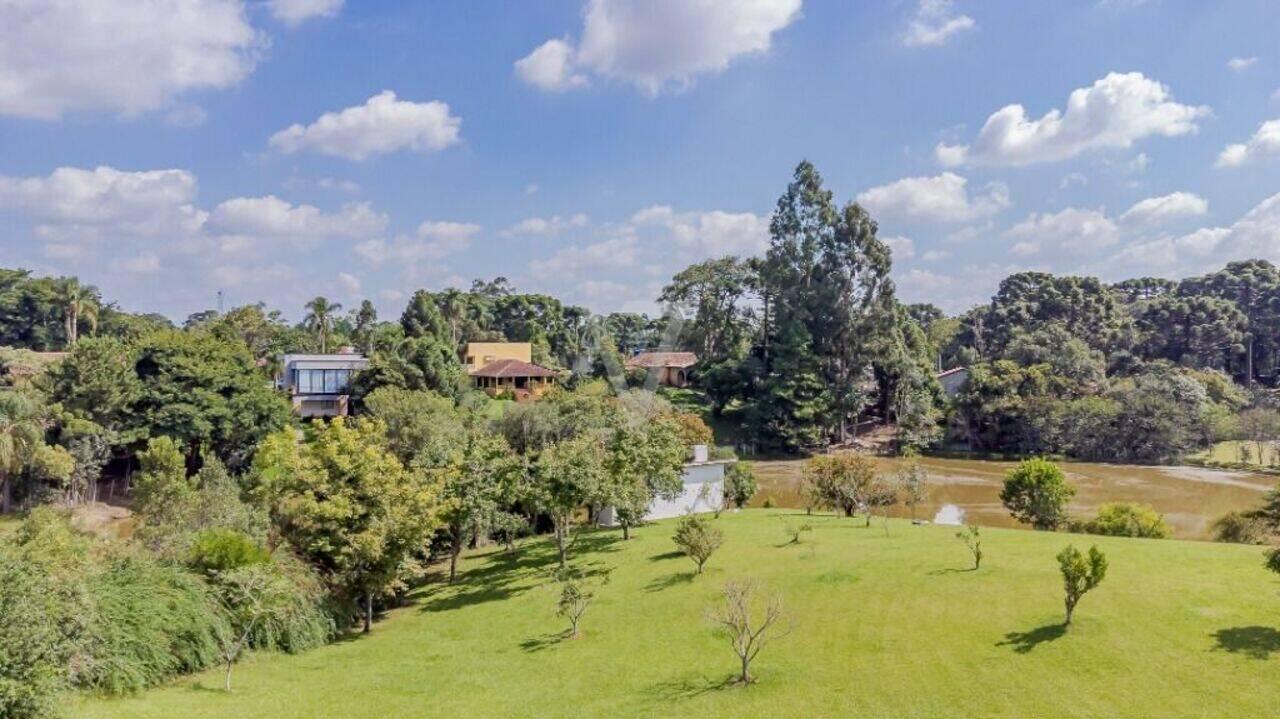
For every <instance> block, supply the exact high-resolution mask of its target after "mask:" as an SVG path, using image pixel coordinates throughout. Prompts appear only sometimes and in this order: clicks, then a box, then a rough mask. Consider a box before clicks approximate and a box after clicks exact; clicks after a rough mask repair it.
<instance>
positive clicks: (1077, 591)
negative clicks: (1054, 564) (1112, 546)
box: [1058, 545, 1107, 626]
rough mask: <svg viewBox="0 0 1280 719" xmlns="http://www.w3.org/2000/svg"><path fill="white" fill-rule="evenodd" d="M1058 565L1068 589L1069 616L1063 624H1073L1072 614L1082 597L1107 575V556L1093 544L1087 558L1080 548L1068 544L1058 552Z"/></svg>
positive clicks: (1067, 604)
mask: <svg viewBox="0 0 1280 719" xmlns="http://www.w3.org/2000/svg"><path fill="white" fill-rule="evenodd" d="M1058 566H1059V568H1061V570H1062V584H1063V587H1064V588H1065V590H1066V607H1067V618H1066V621H1064V622H1063V626H1071V615H1072V614H1073V613H1075V610H1076V604H1077V603H1079V601H1080V598H1081V597H1083V596H1084V595H1085V592H1088V591H1089V590H1091V589H1093V588H1094V587H1096V586H1098V584H1100V583H1101V582H1102V580H1103V578H1104V577H1106V576H1107V556H1106V555H1105V554H1103V553H1102V552H1100V551H1098V548H1097V547H1096V546H1093V547H1090V548H1089V557H1088V559H1086V558H1085V556H1084V555H1083V554H1081V553H1080V550H1078V549H1076V548H1075V547H1074V546H1072V545H1067V548H1066V549H1064V550H1062V551H1061V552H1060V553H1059V554H1058Z"/></svg>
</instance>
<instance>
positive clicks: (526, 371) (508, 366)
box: [471, 359, 556, 379]
mask: <svg viewBox="0 0 1280 719" xmlns="http://www.w3.org/2000/svg"><path fill="white" fill-rule="evenodd" d="M471 376H472V377H495V378H498V379H507V378H510V377H555V376H556V373H555V372H553V371H552V370H549V369H547V368H546V367H539V366H538V365H536V364H530V363H528V362H521V361H520V360H517V359H500V360H494V361H493V362H490V363H489V364H487V365H485V366H483V367H481V368H480V369H477V370H472V371H471Z"/></svg>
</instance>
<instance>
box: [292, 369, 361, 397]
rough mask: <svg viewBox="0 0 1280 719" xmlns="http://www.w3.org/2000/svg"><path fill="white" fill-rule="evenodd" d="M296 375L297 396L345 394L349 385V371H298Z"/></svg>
mask: <svg viewBox="0 0 1280 719" xmlns="http://www.w3.org/2000/svg"><path fill="white" fill-rule="evenodd" d="M296 373H297V374H296V382H295V383H294V384H295V387H296V388H297V392H298V394H345V393H346V392H347V391H348V390H349V388H350V385H351V370H346V369H300V370H296Z"/></svg>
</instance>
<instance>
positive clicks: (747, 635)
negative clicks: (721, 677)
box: [710, 579, 787, 684]
mask: <svg viewBox="0 0 1280 719" xmlns="http://www.w3.org/2000/svg"><path fill="white" fill-rule="evenodd" d="M762 593H763V592H762V587H761V586H760V584H759V583H758V582H756V580H754V579H741V580H735V581H731V582H729V583H727V584H725V587H724V603H723V604H722V605H720V606H719V607H716V608H715V609H713V610H712V611H711V614H710V619H711V622H712V624H714V625H715V626H716V628H717V629H718V630H719V631H720V633H721V634H722V635H723V636H724V637H725V638H726V639H728V640H729V644H730V646H732V647H733V652H734V654H736V655H738V662H739V670H738V677H737V681H738V683H740V684H750V683H751V682H753V681H755V679H754V677H752V676H751V662H753V661H755V658H756V657H757V656H758V655H759V654H760V651H761V650H763V649H764V648H765V646H767V645H768V644H770V643H772V642H773V641H774V640H775V639H779V638H781V637H783V636H786V634H787V630H786V628H785V627H783V626H782V623H783V621H784V619H785V615H784V613H783V610H782V598H781V597H779V596H778V595H772V596H769V597H767V598H766V597H763V596H761V595H762Z"/></svg>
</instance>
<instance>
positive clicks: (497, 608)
mask: <svg viewBox="0 0 1280 719" xmlns="http://www.w3.org/2000/svg"><path fill="white" fill-rule="evenodd" d="M804 519H805V518H804V517H803V516H802V515H799V514H797V513H795V512H789V511H783V510H750V511H747V512H744V513H740V514H736V515H725V516H723V517H722V518H721V519H720V520H718V525H719V526H721V527H722V528H723V529H724V531H725V534H726V541H725V545H724V547H723V548H722V549H721V551H720V553H718V554H717V555H715V556H714V557H713V558H712V560H711V562H710V563H709V565H708V569H707V573H706V574H704V575H703V576H701V577H697V578H692V577H691V570H692V568H693V565H692V563H691V562H689V560H687V559H686V558H684V557H683V556H680V555H678V554H675V553H673V551H672V550H673V546H672V544H671V540H670V534H671V530H672V525H671V523H669V522H662V523H658V524H655V525H652V526H648V527H644V528H642V529H640V530H639V531H638V532H637V533H636V536H635V537H634V538H633V539H632V540H631V541H630V542H622V541H621V540H620V537H619V536H618V534H616V533H614V532H596V533H593V534H590V535H587V536H585V537H584V538H583V539H582V540H581V541H580V542H579V543H578V555H577V560H576V561H577V562H578V563H579V564H580V565H581V566H582V567H583V568H584V569H585V570H587V571H589V572H592V573H596V574H597V575H598V574H599V573H601V572H605V571H609V572H610V574H609V577H610V579H609V582H608V583H607V584H606V585H604V586H602V587H601V588H599V589H598V592H597V600H596V603H595V604H594V605H593V606H592V607H591V608H590V610H589V611H588V613H587V615H586V617H585V619H584V622H583V628H584V635H583V636H582V637H581V638H579V639H576V640H569V639H564V638H562V634H561V632H562V630H563V629H564V628H565V625H564V624H563V622H562V621H561V620H560V619H559V618H558V617H556V616H555V614H554V606H555V600H556V595H555V593H554V592H553V591H552V590H551V589H550V588H549V586H548V582H547V580H546V579H545V576H546V575H545V569H546V567H547V566H548V564H549V562H550V561H551V559H552V556H551V552H550V547H549V544H548V543H547V542H546V541H545V540H536V541H534V542H532V543H530V544H528V545H526V546H524V547H523V548H521V549H520V551H519V552H517V553H516V554H514V555H507V554H504V553H502V552H500V551H484V552H479V553H476V554H474V555H472V556H470V557H468V558H467V559H466V561H465V565H464V567H465V575H464V577H463V578H462V581H461V582H460V584H458V585H456V586H453V587H448V586H441V585H434V586H430V587H428V588H427V589H425V590H424V591H422V592H421V593H420V595H418V596H416V597H415V599H414V603H413V605H412V606H409V607H406V608H404V609H401V610H398V611H395V612H393V613H392V615H391V616H390V617H389V618H388V619H387V620H386V621H383V622H381V623H379V624H378V625H376V627H375V629H374V633H373V634H372V635H371V636H368V637H355V638H351V639H349V640H346V641H341V642H338V643H336V644H333V645H331V646H328V647H325V648H322V649H320V650H318V651H314V652H311V653H308V654H304V655H301V656H294V657H287V656H273V655H259V656H257V657H254V658H252V659H250V660H249V661H248V662H246V663H245V664H243V665H242V666H240V667H239V668H238V669H237V670H236V675H235V684H236V689H235V691H234V692H233V693H231V694H224V693H223V692H222V691H220V689H219V687H220V686H221V677H220V676H218V675H217V674H216V673H209V674H204V675H200V676H196V677H189V678H186V679H183V680H181V681H178V682H176V683H175V684H173V685H172V686H169V687H166V688H162V689H159V690H155V691H151V692H148V693H146V694H144V695H142V696H140V697H136V698H128V699H114V700H103V699H97V698H92V697H82V698H80V699H78V700H76V701H74V702H73V703H72V706H70V707H68V709H69V711H68V713H69V714H70V715H72V716H76V717H92V718H97V719H106V718H114V717H120V718H124V717H129V718H130V719H145V718H147V717H157V718H158V717H178V716H181V717H187V718H204V717H210V718H211V717H240V718H244V719H250V718H254V717H263V718H266V717H271V718H273V719H281V718H286V717H298V718H301V717H318V716H329V717H352V718H360V717H369V718H373V717H448V716H458V717H463V716H465V717H490V716H492V717H512V716H530V717H533V716H536V717H569V716H574V717H579V716H625V717H632V716H655V717H657V716H662V717H668V716H682V717H734V718H735V719H736V718H740V717H817V716H859V717H959V716H982V717H1019V718H1023V717H1108V718H1111V717H1152V716H1160V717H1224V716H1270V715H1272V714H1273V713H1274V710H1275V706H1276V705H1277V702H1278V701H1280V682H1278V681H1277V680H1276V670H1277V665H1278V664H1277V663H1278V662H1280V656H1275V655H1276V654H1278V653H1280V631H1277V629H1276V627H1280V592H1277V589H1280V580H1277V579H1276V578H1274V577H1273V575H1271V574H1269V573H1268V572H1266V571H1265V570H1264V569H1263V567H1262V564H1261V549H1260V548H1257V547H1245V546H1235V545H1221V544H1211V543H1207V542H1182V541H1173V540H1166V541H1159V540H1134V539H1114V538H1093V537H1082V536H1071V535H1064V534H1048V533H1037V532H1030V531H1021V530H1000V529H989V530H988V529H984V530H983V537H984V540H985V541H984V549H985V550H986V555H987V558H986V560H985V561H984V563H983V566H982V569H981V570H978V571H966V568H967V567H968V563H969V557H968V555H967V552H966V550H965V549H964V547H963V545H961V544H960V543H959V542H958V541H957V540H956V539H955V538H954V536H953V535H954V531H955V529H954V528H953V527H943V526H921V527H917V526H912V525H910V524H909V523H907V522H904V521H893V522H891V523H890V524H889V525H888V534H887V535H886V532H885V530H884V529H883V528H882V527H881V526H880V525H879V523H877V525H876V526H873V527H872V528H869V529H868V528H863V526H862V521H861V520H860V519H858V520H849V519H838V518H833V517H830V516H823V517H815V518H812V522H813V525H814V531H813V532H812V538H811V540H810V541H808V542H806V543H805V544H802V545H798V546H797V545H790V546H788V545H786V544H785V541H786V538H785V537H784V531H783V528H784V526H785V525H786V524H788V523H793V522H796V521H803V520H804ZM1095 542H1096V543H1097V544H1098V545H1099V546H1100V547H1101V548H1102V549H1103V550H1104V551H1106V552H1107V554H1108V556H1109V558H1110V560H1111V572H1110V575H1109V576H1108V578H1107V580H1106V581H1105V582H1104V583H1103V584H1102V585H1101V586H1100V587H1099V588H1098V589H1097V590H1095V591H1094V592H1092V593H1090V594H1089V595H1087V596H1086V597H1085V598H1084V599H1083V600H1082V602H1081V604H1080V606H1079V608H1078V610H1077V617H1076V623H1075V624H1074V625H1073V626H1072V627H1071V629H1070V630H1069V631H1063V629H1062V628H1061V626H1060V625H1059V622H1060V621H1061V611H1062V596H1061V591H1062V590H1061V580H1060V578H1059V575H1058V571H1057V565H1056V562H1055V560H1054V555H1055V554H1056V553H1057V552H1058V551H1059V550H1060V549H1061V548H1062V547H1063V546H1065V545H1066V544H1068V543H1075V544H1076V545H1077V546H1079V547H1081V548H1082V549H1084V548H1086V547H1087V545H1089V544H1091V543H1095ZM744 576H755V577H758V578H760V579H761V580H763V581H764V582H766V583H767V584H768V586H769V587H770V588H771V589H772V590H774V591H777V592H778V593H780V594H781V595H782V596H783V597H784V600H785V604H786V606H787V610H788V613H789V615H790V617H791V618H792V620H793V627H792V631H791V633H790V634H789V635H788V636H787V637H785V638H783V639H781V640H779V641H778V643H777V644H775V645H773V646H771V647H769V648H768V649H766V650H765V653H764V654H762V655H761V656H760V658H759V659H758V661H757V664H756V667H755V673H756V674H757V676H758V679H759V681H758V683H756V684H755V685H752V686H749V687H737V686H729V685H727V684H726V681H725V680H726V679H727V678H728V677H729V676H730V674H731V672H732V670H733V669H734V663H735V659H734V657H733V655H732V653H731V652H730V649H729V647H728V645H727V644H726V642H725V641H724V640H723V639H722V638H720V637H718V636H716V635H715V634H714V633H713V631H712V630H711V627H710V625H709V624H708V622H707V620H706V617H705V613H706V610H707V608H708V607H709V606H710V605H712V603H713V602H714V601H715V600H716V599H717V598H718V596H719V591H720V589H721V587H722V586H723V584H724V582H725V580H726V579H730V578H736V577H744Z"/></svg>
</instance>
